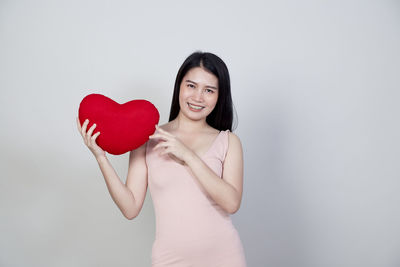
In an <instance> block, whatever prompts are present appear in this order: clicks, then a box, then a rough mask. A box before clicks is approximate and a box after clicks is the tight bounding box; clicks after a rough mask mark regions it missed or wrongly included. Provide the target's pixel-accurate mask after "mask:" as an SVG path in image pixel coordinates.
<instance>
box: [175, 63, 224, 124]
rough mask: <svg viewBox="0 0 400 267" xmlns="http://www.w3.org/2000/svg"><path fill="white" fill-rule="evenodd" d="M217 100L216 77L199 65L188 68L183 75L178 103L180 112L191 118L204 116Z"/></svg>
mask: <svg viewBox="0 0 400 267" xmlns="http://www.w3.org/2000/svg"><path fill="white" fill-rule="evenodd" d="M217 100H218V78H217V77H216V76H215V75H214V74H212V73H211V72H208V71H206V70H204V69H202V68H200V67H195V68H192V69H190V70H189V71H188V72H187V73H186V75H185V76H184V77H183V79H182V82H181V85H180V92H179V105H180V108H181V112H183V114H184V115H185V116H186V117H188V118H191V119H194V120H196V119H203V118H206V117H207V116H208V115H209V114H210V113H211V112H212V111H213V109H214V107H215V105H216V104H217Z"/></svg>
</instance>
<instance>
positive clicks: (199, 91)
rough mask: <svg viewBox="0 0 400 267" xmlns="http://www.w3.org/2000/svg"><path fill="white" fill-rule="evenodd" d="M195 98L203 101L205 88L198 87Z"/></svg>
mask: <svg viewBox="0 0 400 267" xmlns="http://www.w3.org/2000/svg"><path fill="white" fill-rule="evenodd" d="M195 100H197V101H201V100H203V90H202V89H198V90H197V91H196V93H195Z"/></svg>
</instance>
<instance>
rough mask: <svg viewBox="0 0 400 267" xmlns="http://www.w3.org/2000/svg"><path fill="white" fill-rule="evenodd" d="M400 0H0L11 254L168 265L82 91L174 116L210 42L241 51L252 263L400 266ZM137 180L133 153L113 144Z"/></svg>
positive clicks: (2, 203)
mask: <svg viewBox="0 0 400 267" xmlns="http://www.w3.org/2000/svg"><path fill="white" fill-rule="evenodd" d="M399 8H400V4H399V2H398V1H355V0H350V1H311V0H305V1H295V0H288V1H252V0H250V1H227V0H226V1H225V0H223V1H209V0H204V1H175V0H172V1H122V0H116V1H104V0H97V1H76V0H73V1H44V0H37V1H22V0H16V1H6V0H2V1H0V73H1V74H0V90H1V96H0V108H1V112H0V120H1V121H0V122H1V130H0V146H1V153H0V167H1V178H0V212H1V219H0V266H7V267H8V266H40V267H43V266H61V267H64V266H65V267H67V266H68V267H69V266H96V267H97V266H121V267H122V266H150V263H151V262H150V256H151V246H152V242H153V240H154V233H155V228H154V227H155V221H154V220H155V218H154V212H153V206H152V201H151V197H150V194H149V192H148V195H147V197H146V200H145V204H144V207H143V209H142V211H141V213H140V215H139V216H138V217H137V218H135V219H134V220H132V221H129V220H126V219H125V218H124V217H123V215H122V214H121V213H120V211H119V210H118V208H117V206H116V205H115V204H114V203H113V202H112V199H111V197H110V195H109V194H108V191H107V188H106V185H105V182H104V179H103V177H102V175H101V172H100V169H99V168H98V165H97V162H96V161H95V159H94V158H93V156H92V154H91V153H90V151H89V150H88V149H87V148H86V147H85V145H84V143H83V140H82V139H81V136H80V135H79V133H78V131H77V128H76V123H75V118H76V116H77V112H78V107H79V103H80V101H81V100H82V98H83V97H84V96H86V95H87V94H90V93H101V94H104V95H106V96H109V97H111V98H113V99H114V100H116V101H117V102H119V103H124V102H127V101H129V100H132V99H147V100H149V101H151V102H152V103H154V105H155V106H156V107H157V108H158V109H159V111H160V114H161V118H160V123H161V124H163V123H166V122H167V121H168V116H169V108H170V102H171V98H172V91H173V84H174V81H175V76H176V73H177V71H178V68H179V66H180V65H181V64H182V62H183V60H184V59H185V58H186V57H187V56H188V55H189V54H190V53H192V52H194V51H195V50H202V51H209V52H212V53H215V54H217V55H219V56H220V57H221V58H222V59H223V60H224V61H225V62H226V64H227V65H228V68H229V70H230V74H231V81H232V94H233V101H234V104H235V107H236V111H237V114H238V127H237V129H236V130H235V133H236V134H237V135H238V136H239V137H240V138H241V140H242V145H243V148H244V159H245V177H244V192H243V201H242V206H241V208H240V210H239V211H238V212H237V213H236V214H234V215H233V216H232V220H233V222H234V224H235V226H236V228H237V229H238V232H239V234H240V236H241V239H242V242H243V245H244V247H245V253H246V258H247V261H248V266H249V267H258V266H260V267H262V266H273V267H290V266H295V267H342V266H343V267H355V266H360V267H366V266H371V267H372V266H373V267H396V266H400V227H399V225H400V206H399V202H400V194H399V189H400V182H399V178H400V162H399V159H400V153H399V151H400V142H399V136H400V127H399V114H400V107H399V100H400V93H399V82H400V78H399V77H400V55H399V47H400V9H399ZM108 157H109V158H110V160H111V162H112V164H113V166H114V168H115V169H116V171H117V173H118V174H119V176H120V177H121V180H123V181H125V179H126V175H127V167H128V154H124V155H122V156H113V155H108Z"/></svg>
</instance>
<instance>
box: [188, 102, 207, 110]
mask: <svg viewBox="0 0 400 267" xmlns="http://www.w3.org/2000/svg"><path fill="white" fill-rule="evenodd" d="M188 105H189V107H191V108H192V109H197V110H200V109H203V108H204V107H198V106H193V105H192V104H190V103H188Z"/></svg>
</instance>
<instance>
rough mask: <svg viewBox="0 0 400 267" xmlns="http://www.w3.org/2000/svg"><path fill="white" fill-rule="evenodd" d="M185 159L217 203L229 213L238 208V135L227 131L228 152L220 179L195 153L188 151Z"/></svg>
mask: <svg viewBox="0 0 400 267" xmlns="http://www.w3.org/2000/svg"><path fill="white" fill-rule="evenodd" d="M185 161H186V164H187V165H188V166H189V168H190V170H191V171H192V173H193V174H194V176H195V177H196V178H197V179H198V181H199V182H200V183H201V184H202V186H203V187H204V189H205V190H206V191H207V192H208V194H209V195H210V196H211V198H212V199H213V200H214V201H215V202H216V203H217V204H218V205H220V206H221V207H222V208H223V209H224V210H225V211H227V212H228V213H230V214H234V213H235V212H237V211H238V210H239V208H240V204H241V200H242V191H243V151H242V145H241V142H240V139H239V137H237V136H236V135H235V134H234V133H231V132H229V145H228V152H227V155H226V157H225V161H224V164H223V172H222V179H221V178H220V177H218V176H217V175H216V174H215V173H214V171H213V170H211V169H210V167H208V166H207V164H205V163H204V162H203V160H201V158H199V157H198V156H197V155H196V154H195V153H190V154H189V156H188V157H187V158H186V160H185Z"/></svg>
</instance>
